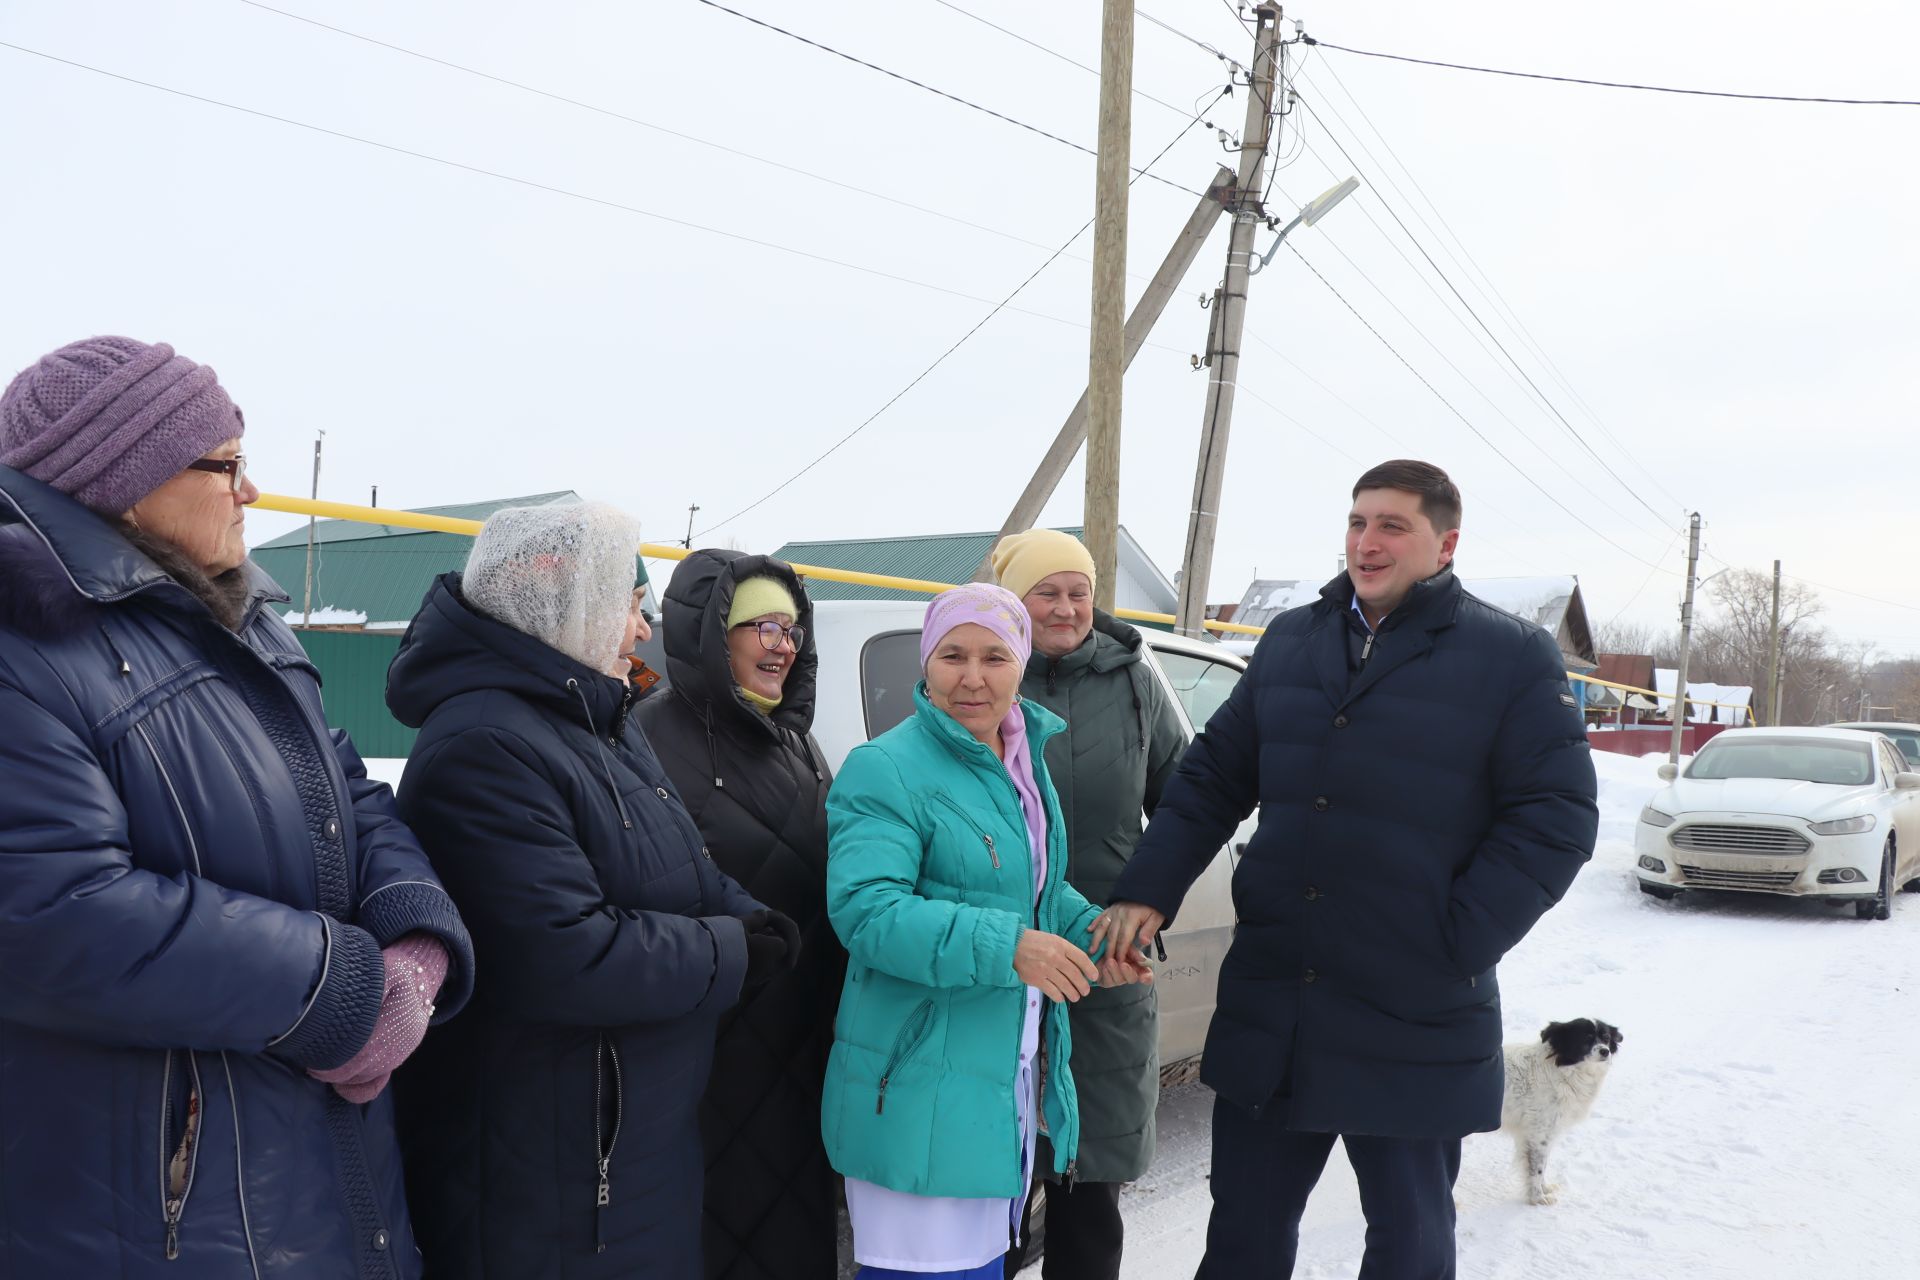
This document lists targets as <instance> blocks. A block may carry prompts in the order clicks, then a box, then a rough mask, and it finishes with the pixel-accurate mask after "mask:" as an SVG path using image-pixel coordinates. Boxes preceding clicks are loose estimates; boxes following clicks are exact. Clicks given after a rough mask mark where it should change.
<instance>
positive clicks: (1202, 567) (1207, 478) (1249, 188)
mask: <svg viewBox="0 0 1920 1280" xmlns="http://www.w3.org/2000/svg"><path fill="white" fill-rule="evenodd" d="M1254 19H1255V30H1254V47H1253V69H1252V71H1251V72H1250V73H1249V75H1250V78H1251V80H1252V82H1253V83H1252V85H1251V86H1250V87H1249V89H1248V93H1247V123H1246V128H1245V129H1244V130H1242V132H1241V135H1240V174H1239V182H1238V184H1237V186H1236V188H1235V190H1234V196H1233V206H1232V208H1233V230H1232V233H1231V236H1230V238H1229V239H1228V241H1227V275H1226V279H1225V281H1224V282H1223V283H1222V284H1221V286H1220V288H1219V289H1218V290H1217V291H1215V293H1214V301H1213V307H1214V311H1215V315H1214V318H1213V335H1214V338H1213V341H1212V342H1210V343H1209V344H1208V351H1207V367H1208V370H1209V377H1208V380H1207V408H1206V414H1205V416H1204V417H1203V418H1202V419H1201V426H1200V459H1199V465H1198V467H1197V468H1196V472H1195V475H1194V481H1193V509H1192V511H1191V512H1190V513H1189V514H1188V517H1187V544H1186V550H1185V553H1184V554H1183V555H1182V556H1181V559H1180V605H1179V608H1178V609H1177V610H1176V613H1175V629H1176V630H1178V631H1179V632H1180V633H1181V634H1182V635H1189V636H1198V635H1203V634H1205V632H1206V625H1205V624H1206V616H1207V584H1208V580H1209V579H1210V578H1211V577H1212V576H1213V538H1214V533H1215V531H1216V530H1217V529H1218V527H1219V523H1220V487H1221V483H1222V481H1223V480H1224V479H1225V476H1226V469H1227V434H1228V430H1229V429H1230V427H1231V426H1232V423H1233V393H1234V385H1235V379H1236V378H1237V377H1238V375H1239V370H1240V335H1241V332H1242V330H1243V329H1244V328H1245V327H1246V320H1247V276H1248V274H1249V272H1248V264H1249V263H1250V262H1251V260H1252V258H1253V233H1254V231H1255V229H1256V228H1258V226H1259V225H1260V222H1261V219H1262V213H1261V209H1260V183H1261V180H1262V178H1263V176H1264V174H1265V172H1266V163H1267V143H1268V140H1269V137H1270V134H1271V131H1272V128H1273V120H1274V84H1275V81H1276V80H1277V79H1278V78H1279V77H1278V72H1279V69H1280V57H1281V46H1280V6H1279V5H1276V4H1263V5H1261V6H1259V7H1258V8H1257V9H1255V10H1254Z"/></svg>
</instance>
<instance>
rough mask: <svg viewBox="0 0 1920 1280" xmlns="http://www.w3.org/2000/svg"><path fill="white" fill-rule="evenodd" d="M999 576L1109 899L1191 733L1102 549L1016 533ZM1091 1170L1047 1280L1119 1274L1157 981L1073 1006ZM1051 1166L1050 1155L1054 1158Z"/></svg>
mask: <svg viewBox="0 0 1920 1280" xmlns="http://www.w3.org/2000/svg"><path fill="white" fill-rule="evenodd" d="M993 568H994V573H995V574H996V576H997V577H998V578H999V580H1000V585H1001V586H1003V587H1005V588H1006V589H1007V590H1009V591H1011V592H1013V593H1014V594H1015V595H1017V596H1019V597H1020V600H1021V603H1022V604H1024V605H1025V606H1026V607H1027V614H1028V616H1029V617H1031V618H1032V619H1033V656H1032V658H1031V659H1030V660H1029V661H1028V663H1027V669H1026V675H1025V678H1024V679H1023V680H1022V682H1021V685H1020V693H1021V696H1022V697H1024V698H1027V699H1028V700H1030V701H1033V702H1037V703H1039V704H1040V705H1042V706H1044V707H1046V708H1047V709H1048V710H1050V711H1053V712H1055V713H1056V714H1058V715H1059V716H1060V717H1061V718H1062V719H1064V720H1065V721H1066V722H1067V728H1066V732H1064V733H1061V734H1058V735H1056V736H1055V737H1054V738H1053V739H1052V740H1051V741H1050V742H1048V744H1047V769H1048V771H1049V772H1050V773H1051V774H1052V775H1053V780H1054V785H1055V787H1056V788H1057V789H1058V790H1059V793H1060V807H1061V809H1062V811H1063V812H1064V813H1065V814H1066V819H1067V847H1068V859H1067V881H1068V883H1070V884H1072V885H1073V886H1074V887H1075V888H1076V889H1078V890H1080V892H1081V893H1082V894H1084V895H1086V897H1087V899H1088V900H1089V901H1091V902H1093V903H1095V904H1106V903H1107V902H1108V901H1109V896H1110V894H1111V892H1112V890H1113V886H1114V882H1115V881H1117V880H1118V879H1119V877H1120V871H1121V869H1122V868H1123V867H1125V866H1126V864H1127V859H1128V858H1130V857H1132V856H1133V848H1134V845H1135V844H1136V843H1138V842H1139V839H1140V832H1141V822H1140V815H1141V813H1142V811H1143V810H1144V811H1146V812H1148V813H1151V812H1152V811H1153V809H1154V807H1155V805H1157V804H1158V803H1159V800H1160V789H1161V787H1162V786H1163V785H1164V784H1165V783H1166V781H1167V780H1168V779H1169V778H1171V777H1172V776H1173V771H1174V768H1175V766H1176V765H1178V764H1179V762H1180V753H1181V751H1182V750H1183V749H1184V745H1185V738H1184V735H1183V734H1182V733H1181V730H1180V722H1179V719H1178V717H1177V715H1176V714H1175V712H1174V710H1173V704H1172V703H1171V701H1169V699H1168V697H1167V694H1166V691H1165V689H1164V688H1163V687H1162V685H1161V683H1160V681H1159V679H1158V678H1157V677H1156V676H1155V675H1154V673H1153V670H1152V668H1151V667H1150V666H1149V665H1148V663H1147V662H1146V661H1145V658H1146V645H1145V643H1144V642H1143V641H1142V640H1141V638H1140V633H1139V632H1138V631H1135V630H1134V629H1133V628H1132V627H1130V626H1128V625H1127V624H1126V623H1124V622H1120V621H1118V620H1117V619H1115V618H1113V617H1110V616H1109V615H1108V614H1106V613H1104V612H1102V611H1100V610H1098V609H1095V608H1094V607H1093V584H1094V566H1093V557H1092V556H1090V555H1088V554H1087V549H1086V548H1085V547H1084V546H1082V545H1081V543H1080V540H1079V539H1077V538H1075V537H1074V536H1073V535H1071V534H1067V533H1061V532H1059V531H1058V530H1055V529H1032V530H1029V531H1027V532H1026V533H1019V534H1014V535H1013V536H1011V537H1008V538H1003V539H1001V541H1000V544H999V545H998V546H997V547H995V548H994V551H993ZM1070 1016H1071V1018H1072V1025H1073V1040H1074V1046H1075V1048H1074V1054H1073V1075H1074V1080H1075V1082H1076V1083H1077V1085H1078V1086H1079V1101H1080V1154H1079V1178H1078V1180H1077V1181H1075V1182H1074V1184H1073V1185H1072V1186H1071V1187H1067V1186H1065V1185H1054V1186H1050V1187H1048V1189H1047V1207H1046V1263H1045V1267H1044V1271H1043V1274H1044V1276H1045V1277H1046V1280H1116V1278H1117V1277H1118V1276H1119V1274H1120V1251H1121V1240H1122V1234H1121V1221H1120V1186H1121V1184H1122V1183H1125V1182H1130V1181H1132V1180H1133V1179H1135V1178H1138V1177H1139V1176H1140V1175H1141V1174H1143V1173H1145V1172H1146V1170H1147V1166H1148V1165H1149V1164H1150V1163H1151V1162H1152V1160H1153V1117H1154V1107H1155V1105H1156V1104H1157V1103H1158V1101H1159V1090H1160V1053H1159V1036H1160V1027H1159V1005H1158V1003H1157V999H1156V996H1155V994H1154V987H1153V985H1152V984H1151V983H1143V984H1140V985H1138V986H1122V987H1111V988H1109V987H1102V988H1099V989H1097V990H1095V991H1094V992H1093V994H1092V995H1091V996H1089V997H1088V998H1087V999H1085V1000H1082V1001H1080V1002H1079V1003H1078V1004H1076V1005H1074V1006H1073V1008H1072V1011H1071V1014H1070ZM1038 1167H1039V1168H1041V1169H1046V1168H1048V1167H1050V1166H1049V1164H1048V1162H1047V1161H1045V1160H1042V1161H1039V1162H1038Z"/></svg>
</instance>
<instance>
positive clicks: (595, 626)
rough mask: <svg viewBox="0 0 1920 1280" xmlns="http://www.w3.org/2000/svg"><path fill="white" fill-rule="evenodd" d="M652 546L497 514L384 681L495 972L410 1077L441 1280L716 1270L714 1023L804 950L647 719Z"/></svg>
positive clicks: (414, 778)
mask: <svg viewBox="0 0 1920 1280" xmlns="http://www.w3.org/2000/svg"><path fill="white" fill-rule="evenodd" d="M638 542H639V530H638V528H637V526H636V525H635V523H634V522H633V520H632V519H631V518H630V517H627V516H625V515H623V514H622V513H621V512H619V511H617V510H615V509H614V508H611V507H605V506H599V505H595V504H568V505H563V506H552V507H521V508H510V509H507V510H504V511H500V512H496V513H495V514H494V515H493V516H492V517H491V518H490V519H488V521H487V523H486V526H485V527H484V528H483V529H482V530H481V533H480V537H479V539H478V540H477V541H476V542H475V544H474V548H473V554H472V556H471V557H470V558H469V560H468V561H467V568H466V572H465V573H464V574H463V575H461V574H448V575H446V576H445V577H443V578H441V579H440V580H439V581H438V582H436V583H435V584H434V586H433V589H432V590H431V591H430V592H429V593H428V595H427V599H426V601H425V603H424V604H423V605H422V606H421V610H420V613H419V616H417V617H416V618H415V619H414V620H413V625H412V626H411V627H410V628H409V629H408V631H407V637H406V640H405V642H404V643H403V644H402V645H401V648H400V652H399V654H398V656H396V657H395V659H394V662H393V666H392V668H391V670H390V671H389V673H388V679H387V701H388V704H389V705H390V706H391V707H392V708H393V711H394V714H395V715H397V716H398V717H399V718H400V719H401V720H402V721H404V722H405V723H407V724H410V725H415V726H418V727H419V728H420V737H419V740H418V742H417V743H416V744H415V746H414V749H413V754H412V755H411V757H410V758H409V759H408V762H407V771H406V775H405V777H404V778H403V779H402V782H401V788H400V797H401V799H400V804H401V808H402V810H403V812H404V813H405V814H406V816H407V819H408V821H409V823H410V824H411V825H412V826H413V829H414V831H415V832H416V833H417V834H418V835H419V837H420V840H421V843H422V844H423V845H424V846H425V847H426V850H427V853H428V855H429V856H430V857H431V858H432V859H433V864H434V867H435V869H436V870H438V871H439V873H440V874H441V876H442V877H443V878H444V880H445V882H446V885H447V890H448V892H450V893H451V894H452V895H453V898H454V901H455V902H456V903H458V904H459V906H460V909H461V912H462V914H463V915H464V916H465V917H466V919H467V923H468V927H469V928H470V929H471V930H472V932H473V936H474V950H475V957H476V958H475V968H476V970H477V975H478V976H477V981H476V992H475V997H476V998H475V1001H474V1005H473V1008H472V1011H471V1012H469V1014H468V1015H467V1016H466V1017H465V1018H462V1019H460V1020H459V1022H457V1023H455V1024H453V1026H454V1028H457V1031H456V1033H455V1034H452V1035H449V1036H446V1037H445V1039H444V1043H442V1044H440V1045H439V1046H438V1052H434V1053H429V1054H421V1055H416V1057H415V1060H414V1062H413V1063H412V1064H411V1065H410V1068H409V1070H408V1071H406V1072H405V1073H403V1074H402V1076H401V1077H400V1079H399V1081H398V1089H399V1099H398V1102H399V1109H400V1128H401V1139H402V1142H403V1143H404V1144H405V1148H406V1156H407V1161H406V1168H407V1182H408V1192H409V1199H410V1201H411V1203H412V1205H413V1209H414V1221H415V1228H416V1233H417V1235H418V1236H419V1239H420V1246H421V1249H422V1251H423V1252H424V1254H425V1255H426V1261H427V1266H428V1268H429V1270H430V1271H431V1272H432V1273H433V1274H436V1275H453V1276H473V1275H489V1276H503V1277H510V1276H531V1275H546V1274H553V1273H555V1272H557V1271H565V1272H567V1273H568V1274H573V1273H574V1271H575V1270H576V1269H579V1270H580V1272H581V1274H587V1270H586V1268H587V1267H588V1265H589V1263H591V1268H592V1274H596V1275H600V1274H604V1275H620V1276H634V1277H640V1276H658V1277H661V1278H662V1280H666V1278H668V1277H671V1278H672V1280H683V1278H684V1277H687V1276H694V1275H698V1274H699V1272H700V1241H699V1231H700V1210H701V1182H702V1178H701V1170H702V1164H701V1146H700V1133H699V1128H698V1123H697V1118H696V1112H697V1105H698V1103H699V1100H700V1096H701V1094H702V1093H703V1092H704V1090H705V1088H706V1082H707V1071H708V1066H709V1063H710V1060H711V1057H712V1052H713V1042H714V1029H715V1024H716V1023H717V1021H718V1020H719V1018H720V1015H721V1014H723V1013H725V1012H726V1011H727V1010H728V1009H730V1008H731V1007H732V1006H733V1005H734V1003H735V1002H736V1001H737V1000H738V999H739V997H740V993H741V991H742V990H743V989H751V988H752V987H754V986H755V985H757V984H759V983H763V982H766V981H767V980H768V979H770V978H771V977H773V976H774V975H775V974H776V973H779V972H782V971H784V970H785V969H786V968H788V967H790V966H791V965H792V963H793V962H794V960H795V959H796V958H797V948H798V937H799V935H798V932H797V930H795V929H794V927H793V925H792V923H791V922H789V921H788V920H786V918H785V917H784V916H780V915H779V914H778V913H775V912H770V911H768V910H766V909H765V908H764V907H762V906H761V905H760V904H759V903H758V902H756V901H754V900H753V899H752V898H751V897H749V896H748V895H747V894H746V892H745V891H744V890H742V889H741V888H740V887H739V886H738V885H737V884H735V883H734V882H733V881H732V880H729V879H728V878H727V877H726V876H725V875H723V874H721V872H720V871H719V869H718V868H717V867H716V866H715V865H714V863H713V861H712V859H711V857H710V856H708V852H707V850H706V848H705V847H704V846H703V845H702V844H701V841H700V833H699V829H698V828H697V827H696V826H695V825H694V822H693V819H692V818H691V817H689V816H688V814H687V811H686V810H685V809H684V808H683V807H682V806H681V804H680V800H679V798H678V797H677V796H676V795H675V794H674V792H673V789H672V784H671V783H670V782H668V780H667V775H666V773H665V772H664V771H663V770H662V768H661V766H660V762H659V761H658V760H657V759H656V758H655V757H654V754H653V752H652V750H651V749H650V748H649V747H648V746H647V743H646V739H645V738H644V737H643V736H642V735H641V734H640V733H639V732H638V730H636V729H635V728H633V727H632V726H631V725H630V724H629V723H628V719H627V712H628V709H629V705H630V703H631V701H632V698H633V694H632V688H631V686H630V685H629V683H628V682H627V680H626V678H625V676H626V669H627V664H626V655H627V653H628V651H629V650H631V649H632V647H633V644H634V639H635V637H636V635H637V634H638V633H639V630H640V628H641V627H642V625H644V624H643V621H642V615H641V613H640V607H639V597H638V593H637V591H636V590H635V583H636V561H635V558H634V552H635V547H636V544H637V543H638ZM636 1098H644V1100H645V1101H644V1104H643V1105H640V1106H631V1105H630V1100H631V1099H636ZM602 1254H605V1255H608V1256H606V1257H604V1258H603V1257H601V1256H600V1255H602Z"/></svg>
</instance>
